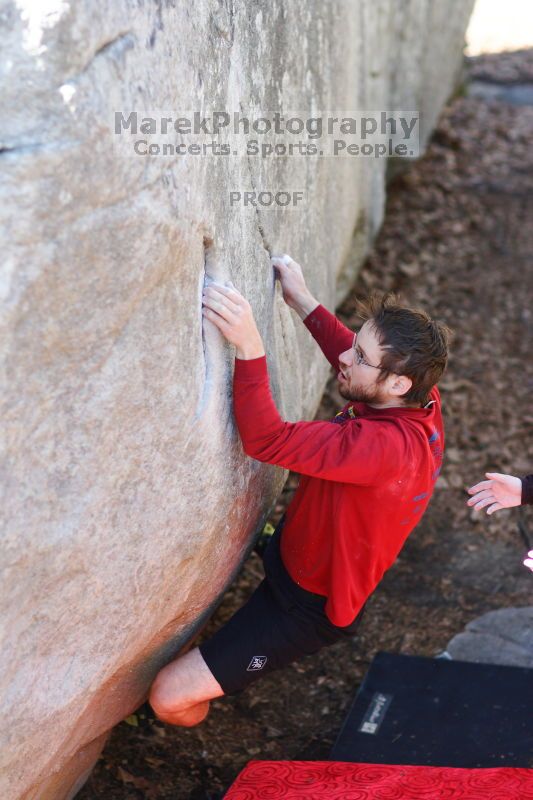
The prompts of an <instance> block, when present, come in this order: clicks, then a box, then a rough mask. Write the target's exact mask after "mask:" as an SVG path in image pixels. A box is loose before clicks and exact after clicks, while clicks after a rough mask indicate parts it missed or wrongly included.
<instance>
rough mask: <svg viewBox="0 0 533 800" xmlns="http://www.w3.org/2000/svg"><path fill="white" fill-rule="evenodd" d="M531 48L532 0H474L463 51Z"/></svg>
mask: <svg viewBox="0 0 533 800" xmlns="http://www.w3.org/2000/svg"><path fill="white" fill-rule="evenodd" d="M525 47H533V0H476V4H475V6H474V11H473V13H472V16H471V18H470V24H469V26H468V30H467V32H466V51H465V52H466V54H467V55H468V56H475V55H478V54H479V53H499V52H501V51H502V50H521V49H522V48H525Z"/></svg>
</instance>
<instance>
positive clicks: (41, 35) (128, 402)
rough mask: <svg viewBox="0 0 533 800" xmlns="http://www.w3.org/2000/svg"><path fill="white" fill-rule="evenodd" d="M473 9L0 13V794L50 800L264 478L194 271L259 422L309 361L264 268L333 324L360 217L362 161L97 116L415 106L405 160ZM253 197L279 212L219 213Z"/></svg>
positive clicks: (269, 493)
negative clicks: (159, 151) (234, 319)
mask: <svg viewBox="0 0 533 800" xmlns="http://www.w3.org/2000/svg"><path fill="white" fill-rule="evenodd" d="M472 5H473V0H443V2H439V3H435V2H433V0H405V2H403V3H398V2H396V0H364V1H363V0H360V2H354V3H351V4H347V3H345V2H341V0H330V2H328V3H326V4H324V3H321V2H318V0H312V2H308V3H292V2H284V1H283V2H281V1H280V0H275V2H273V3H266V2H246V3H244V2H243V3H240V4H239V3H235V2H233V0H200V2H198V3H195V4H194V5H193V4H191V3H189V2H182V3H179V4H175V3H173V2H166V3H162V2H158V3H154V2H148V1H147V0H140V1H139V0H136V1H135V2H133V0H116V2H113V3H111V4H110V3H104V2H102V0H82V2H77V3H73V2H68V0H67V1H66V2H56V0H47V2H43V3H40V4H30V3H22V2H15V0H12V1H10V0H5V2H3V3H2V13H1V15H0V26H1V36H2V54H1V57H0V58H1V61H0V68H1V73H2V77H3V81H2V91H1V94H0V105H1V114H0V120H1V123H0V159H1V165H2V177H1V183H0V199H1V203H0V215H1V220H0V236H1V246H2V255H3V259H2V264H1V267H0V294H1V303H2V305H1V316H0V341H1V346H2V362H1V363H2V395H1V413H2V429H3V437H2V461H1V473H2V475H1V478H2V480H1V485H2V498H1V499H2V506H1V507H2V516H3V522H4V525H3V535H2V555H1V586H2V590H1V603H2V611H1V613H2V624H3V640H2V647H1V650H0V662H1V666H0V696H1V697H2V711H3V714H4V720H5V721H6V724H4V725H2V733H1V734H0V739H1V740H2V741H1V745H0V754H1V755H0V772H1V775H2V777H1V796H2V798H3V800H15V798H16V799H17V800H19V798H25V799H26V800H30V799H31V800H37V798H38V799H39V800H52V799H53V800H63V799H64V798H70V797H72V796H73V795H74V794H75V793H76V791H77V790H78V789H79V788H80V786H81V785H82V784H83V782H84V780H85V779H86V778H87V775H88V774H89V772H90V769H91V768H92V765H93V764H94V762H95V760H96V758H97V757H98V754H99V752H100V750H101V748H102V746H103V744H104V742H105V739H106V736H107V734H108V732H109V730H110V729H111V728H112V726H113V725H115V724H116V723H117V722H118V721H119V720H121V719H122V718H123V717H124V716H126V715H127V714H129V713H131V711H132V710H133V709H135V708H136V707H137V706H138V705H140V703H141V702H142V701H143V700H144V698H145V697H146V693H147V690H148V687H149V685H150V683H151V681H152V680H153V678H154V676H155V674H156V672H157V671H158V669H159V668H160V667H161V666H163V664H165V663H166V662H167V661H168V660H169V659H170V658H171V657H172V656H174V655H175V654H176V653H177V652H178V650H179V649H180V648H181V647H183V645H184V644H185V643H186V642H187V641H188V640H189V639H190V637H191V635H192V634H193V633H194V632H195V631H197V630H198V629H199V628H200V627H201V625H202V624H203V622H204V621H205V619H206V618H207V616H208V615H209V613H210V611H211V610H212V609H213V607H214V605H215V604H216V602H217V600H218V599H219V598H220V596H221V593H222V592H223V590H224V588H225V587H226V586H227V585H228V583H229V582H230V581H231V580H232V577H233V575H234V574H235V572H236V570H237V569H238V568H239V564H240V563H241V561H242V558H243V555H244V554H245V553H246V551H247V549H248V548H249V546H250V545H251V541H252V538H253V534H254V533H256V532H257V531H258V530H259V529H260V527H261V526H262V523H263V521H264V519H265V517H266V515H267V514H268V511H269V509H270V507H271V505H272V503H273V501H274V499H275V497H276V495H277V494H278V493H279V491H280V490H281V487H282V485H283V482H284V479H285V478H286V473H285V472H284V471H283V470H281V469H278V468H276V467H273V466H269V465H264V464H260V463H258V462H255V461H253V460H252V459H250V458H247V457H246V456H245V455H244V454H243V451H242V447H241V444H240V440H239V436H238V433H237V431H236V428H235V424H234V421H233V417H232V405H231V378H232V364H233V351H232V349H231V348H230V347H229V346H228V345H227V344H225V342H224V341H223V340H222V337H221V336H220V335H219V333H218V331H217V330H215V329H214V328H213V327H212V326H211V325H210V324H208V323H205V324H204V325H202V317H201V310H200V309H201V305H200V297H201V289H202V285H203V282H204V277H205V275H208V276H209V277H211V278H213V279H215V280H222V281H225V280H229V279H231V280H232V281H233V283H234V284H235V285H236V286H237V288H239V289H240V291H242V292H243V294H244V295H245V296H246V297H247V298H248V299H249V300H250V302H251V304H252V306H253V309H254V313H255V316H256V319H257V321H258V325H259V328H260V330H261V332H262V335H263V339H264V342H265V347H266V351H267V358H268V363H269V371H270V376H271V385H272V389H273V393H274V396H275V399H276V402H277V404H278V408H279V410H280V413H281V414H282V415H283V416H284V418H286V419H289V420H296V419H300V418H305V417H307V418H311V417H312V415H313V414H314V412H315V410H316V407H317V404H318V402H319V399H320V395H321V391H322V389H323V386H324V383H325V380H326V378H327V375H328V369H329V366H328V364H327V362H326V360H325V359H324V358H323V357H322V355H321V354H320V352H319V351H318V349H317V347H316V346H315V344H314V341H313V340H312V338H311V337H310V335H309V333H308V332H307V331H306V330H305V328H304V326H303V325H302V324H301V322H300V320H299V319H298V318H297V317H296V316H295V315H294V314H293V312H291V311H290V310H289V309H288V308H287V307H286V306H285V305H284V303H283V300H282V298H281V292H280V287H279V286H277V285H275V284H274V281H273V275H272V271H271V267H270V261H269V255H270V253H271V252H272V251H274V252H278V253H279V252H288V253H290V254H291V255H292V256H293V257H294V258H296V259H297V260H298V261H299V262H300V263H301V264H302V265H303V267H304V269H305V272H306V275H307V276H308V283H309V286H310V288H311V290H312V291H313V292H314V294H315V296H316V297H317V298H318V299H319V300H320V301H321V302H322V303H324V304H325V305H326V306H328V307H329V308H331V309H332V308H334V307H335V305H336V302H337V301H338V300H340V299H341V298H342V297H343V296H344V294H345V292H346V290H347V288H348V287H349V285H350V284H351V283H352V282H353V279H354V277H355V274H356V271H357V268H358V266H359V264H360V261H361V259H362V256H363V255H364V253H365V251H366V250H367V248H368V246H369V243H370V242H371V240H372V238H373V236H374V234H375V232H376V231H377V229H378V227H379V225H380V223H381V221H382V216H383V208H384V198H385V168H386V163H387V162H386V160H385V159H371V158H347V157H343V158H315V159H311V158H303V157H297V156H293V157H288V158H283V159H280V158H278V159H273V158H266V157H265V158H257V157H254V156H251V155H244V156H243V155H240V156H237V157H230V158H222V157H216V156H215V155H213V154H209V153H208V154H207V155H205V156H203V155H200V156H198V155H190V156H188V157H187V158H184V157H183V156H180V157H176V158H164V157H158V156H155V155H154V156H151V157H146V156H141V155H134V154H133V153H132V151H131V146H130V148H129V151H128V146H127V143H128V137H131V136H132V134H131V133H130V132H129V130H128V131H123V133H122V134H121V135H120V136H118V135H117V134H113V128H112V120H113V119H114V113H115V112H116V111H121V112H123V113H124V114H125V115H127V114H129V113H130V112H131V111H134V110H136V111H137V112H138V114H139V117H140V118H142V117H145V116H148V117H152V118H153V117H156V116H158V117H161V116H164V115H165V114H167V115H168V116H172V117H174V118H175V117H177V116H187V115H188V114H192V113H193V112H194V111H198V112H201V113H205V112H206V111H207V110H208V109H211V110H228V111H231V112H233V111H240V112H241V113H242V114H244V115H249V116H250V117H252V118H253V117H258V116H268V115H272V114H273V113H274V112H275V111H277V110H281V112H282V113H285V114H290V115H296V114H299V113H300V114H305V115H306V116H313V115H317V114H319V113H333V114H337V115H342V114H345V113H347V112H348V113H349V112H350V111H351V110H356V109H399V108H402V109H416V110H419V111H420V113H421V120H422V123H421V138H422V143H424V142H425V140H426V139H427V136H428V135H429V133H430V131H431V129H432V127H433V125H434V123H435V120H436V118H437V115H438V113H439V110H440V108H441V106H442V104H443V102H444V100H445V99H446V97H447V96H448V95H449V94H450V92H451V90H452V88H453V86H454V82H455V80H456V77H457V74H458V70H459V68H460V63H461V53H462V45H463V35H464V30H465V28H466V25H467V22H468V18H469V14H470V11H471V7H472ZM211 138H212V137H211ZM185 140H186V137H184V136H181V135H174V137H173V141H174V142H175V143H176V142H177V143H179V142H182V141H185ZM124 143H126V144H124ZM130 145H131V141H130ZM279 190H287V191H289V192H293V191H296V190H302V191H303V194H304V202H303V204H301V205H300V206H298V207H297V208H286V209H285V208H278V209H273V208H262V207H257V208H254V207H253V206H251V207H250V206H248V207H245V206H244V205H242V204H237V205H232V204H231V202H230V192H231V191H241V192H244V191H266V192H268V191H271V192H278V191H279ZM7 721H8V722H7Z"/></svg>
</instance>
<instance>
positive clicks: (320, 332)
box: [271, 255, 354, 370]
mask: <svg viewBox="0 0 533 800" xmlns="http://www.w3.org/2000/svg"><path fill="white" fill-rule="evenodd" d="M271 262H272V266H273V267H274V272H275V274H276V277H277V278H279V281H280V283H281V288H282V291H283V299H284V300H285V302H286V303H287V305H288V306H289V307H290V308H292V309H294V311H296V313H297V314H298V316H299V317H300V319H302V320H303V323H304V325H305V326H306V328H307V329H308V330H309V331H310V332H311V334H312V336H313V338H314V339H315V340H316V342H317V343H318V345H319V346H320V348H321V350H322V352H323V353H324V355H325V356H326V358H327V360H328V361H329V363H330V364H331V366H332V367H334V368H335V369H336V370H338V369H339V361H338V357H339V354H340V353H343V352H344V351H345V350H348V348H349V347H351V346H352V342H353V338H354V334H353V331H351V330H350V329H349V328H347V327H346V325H343V324H342V322H340V321H339V320H338V319H337V317H336V316H335V315H334V314H332V313H331V312H330V311H328V310H327V308H325V306H323V305H321V304H320V303H319V302H318V300H316V298H314V297H313V295H312V294H311V292H310V291H309V289H308V288H307V286H306V283H305V278H304V276H303V272H302V268H301V266H300V265H299V264H298V263H297V262H296V261H294V259H292V258H291V257H290V256H288V255H283V256H273V257H272V258H271Z"/></svg>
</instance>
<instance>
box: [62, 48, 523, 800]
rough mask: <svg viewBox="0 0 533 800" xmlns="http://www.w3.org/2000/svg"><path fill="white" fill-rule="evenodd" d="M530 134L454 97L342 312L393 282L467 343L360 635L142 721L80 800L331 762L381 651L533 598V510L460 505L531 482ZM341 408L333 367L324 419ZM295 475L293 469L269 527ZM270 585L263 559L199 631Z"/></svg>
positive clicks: (129, 729)
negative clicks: (179, 720) (184, 709)
mask: <svg viewBox="0 0 533 800" xmlns="http://www.w3.org/2000/svg"><path fill="white" fill-rule="evenodd" d="M468 69H469V72H470V74H471V75H473V76H474V77H475V78H476V79H477V80H487V79H490V80H492V81H497V82H500V83H504V84H505V83H506V82H508V83H513V82H528V81H532V80H533V51H523V52H522V53H517V54H512V55H510V54H502V55H498V56H484V57H479V58H476V59H472V60H471V61H470V62H469V64H468ZM532 130H533V107H531V106H514V105H510V104H508V103H506V102H504V101H501V100H500V101H498V102H489V101H487V100H486V99H480V98H478V97H476V98H474V97H469V96H467V95H465V94H464V93H461V94H458V95H457V96H456V97H455V98H454V99H453V100H452V101H450V103H449V104H448V106H447V107H446V109H445V110H444V112H443V114H442V117H441V120H440V123H439V126H438V129H437V130H436V132H435V134H434V136H433V139H432V143H431V145H430V147H429V149H428V151H427V154H426V155H425V156H424V158H422V159H421V160H420V161H419V162H417V163H416V164H415V165H414V166H413V167H412V168H411V169H410V170H409V171H407V172H405V173H403V174H402V175H401V176H399V177H397V178H396V179H395V180H394V182H393V183H392V184H391V186H390V190H389V196H388V203H387V211H386V219H385V223H384V225H383V228H382V230H381V232H380V234H379V236H378V238H377V241H376V244H375V247H374V249H373V251H372V252H371V254H370V255H369V257H368V259H367V261H366V263H365V265H364V268H363V269H362V271H361V273H360V275H359V278H358V281H357V283H356V285H355V286H354V288H353V291H352V293H351V294H350V296H349V297H348V298H347V299H346V300H345V302H344V303H343V305H342V306H341V307H340V308H339V309H337V313H338V316H339V317H340V318H341V319H342V320H343V322H345V323H346V324H347V325H348V326H350V327H355V326H356V325H357V324H358V320H357V318H356V317H355V316H354V311H353V309H354V298H355V296H356V295H365V294H366V293H367V292H368V291H369V290H370V289H372V288H374V287H376V288H386V289H393V290H395V291H398V292H400V293H401V295H402V297H403V298H404V299H405V300H406V301H407V302H409V303H410V304H413V305H419V306H421V307H423V308H424V309H426V310H428V311H429V312H430V313H431V314H433V315H434V316H435V317H436V318H438V319H441V320H443V321H444V322H446V323H447V324H448V325H449V326H450V327H451V328H452V329H453V331H454V333H455V337H454V342H453V350H452V357H451V361H450V365H449V369H448V372H447V374H446V376H445V378H444V380H443V381H442V382H441V384H440V385H441V391H442V397H443V412H444V416H445V425H446V434H447V450H446V454H445V459H444V467H443V472H442V475H441V477H440V478H439V481H438V483H437V488H436V491H435V494H434V496H433V499H432V501H431V503H430V506H429V509H428V511H427V513H426V515H425V517H424V518H423V520H422V522H421V524H420V525H419V526H418V528H417V529H416V530H415V531H414V532H413V533H412V534H411V536H410V538H409V540H408V542H407V544H406V545H405V547H404V549H403V551H402V552H401V555H400V557H399V559H398V561H397V562H396V564H395V565H394V566H393V567H392V568H391V569H390V570H389V572H388V573H387V574H386V576H385V578H384V579H383V581H382V583H381V584H380V586H379V587H378V589H377V590H376V592H375V593H374V595H373V596H372V598H371V600H370V601H369V604H368V606H367V612H366V616H365V618H364V619H363V622H362V625H361V627H360V633H359V635H358V636H357V637H355V638H354V639H353V640H349V641H346V642H339V643H337V644H336V645H334V646H333V647H330V648H328V649H326V650H323V651H322V652H321V653H319V654H318V655H315V656H310V657H307V658H306V659H304V660H303V661H302V662H300V663H298V664H294V665H292V666H290V667H288V668H287V669H286V670H285V671H283V672H278V673H274V674H272V675H270V676H266V677H265V678H264V679H263V680H261V681H258V683H257V684H255V685H254V686H253V687H251V688H250V689H249V690H247V691H246V692H244V693H243V694H242V695H240V696H237V697H233V698H221V699H219V700H216V701H214V702H213V703H212V708H211V712H210V715H209V717H208V719H207V720H206V721H205V722H204V723H203V724H201V725H200V726H198V727H196V728H191V729H178V728H173V727H172V726H167V725H164V724H163V723H160V722H159V721H155V720H154V719H153V718H150V717H145V716H142V715H141V713H138V714H137V717H136V718H134V719H130V720H129V722H123V723H121V724H120V725H118V726H117V727H116V728H115V729H114V731H113V733H112V735H111V737H110V739H109V742H108V744H107V746H106V748H105V751H104V753H103V754H102V756H101V758H100V760H99V762H98V764H97V766H96V768H95V770H94V771H93V773H92V775H91V777H90V779H89V781H88V782H87V784H86V785H85V787H84V788H83V789H82V791H81V792H80V793H79V795H78V797H79V800H93V798H105V800H140V799H141V798H147V799H148V800H152V799H154V800H155V799H156V798H160V799H161V800H170V799H171V798H172V800H181V799H182V798H191V800H207V798H215V797H220V796H222V795H221V792H222V791H223V790H225V789H227V788H228V787H229V785H230V784H231V782H232V781H233V779H234V778H235V776H236V775H237V773H238V772H239V771H240V770H241V769H242V768H243V767H244V765H245V764H246V763H247V762H248V760H250V759H252V758H254V759H266V760H269V759H296V758H297V759H325V758H327V757H328V754H329V751H330V748H331V746H332V744H333V742H334V740H335V738H336V735H337V733H338V731H339V728H340V725H341V722H342V720H343V717H344V714H345V712H346V710H347V706H348V705H349V703H350V702H351V699H352V697H353V695H354V693H355V691H356V689H357V687H358V685H359V683H360V681H361V679H362V677H363V676H364V674H365V672H366V671H367V669H368V666H369V664H370V662H371V660H372V658H373V657H374V655H375V654H376V652H378V651H380V650H385V651H389V652H396V653H408V654H413V655H422V656H429V657H432V656H435V655H436V654H438V653H439V652H441V651H442V650H444V649H445V648H446V644H447V642H448V641H449V639H450V638H451V637H452V636H453V635H454V634H456V633H458V632H459V631H461V630H462V629H463V628H464V626H465V625H466V623H467V622H469V621H470V620H472V619H473V618H475V617H477V616H479V615H480V614H483V613H485V612H487V611H490V610H492V609H498V608H503V607H507V606H524V605H529V604H531V602H532V588H533V575H531V573H530V572H529V571H528V570H527V569H526V568H525V567H523V566H522V563H521V562H522V558H523V556H524V554H525V551H526V549H527V544H528V541H529V546H533V541H532V531H533V524H532V520H533V515H532V513H531V510H530V509H526V510H524V509H521V510H517V509H513V510H508V511H502V512H499V513H498V514H495V515H494V516H492V517H487V516H486V515H485V513H484V512H473V511H471V510H470V509H468V508H467V507H466V505H465V500H466V494H465V487H467V486H470V485H471V484H473V483H475V482H477V481H478V480H481V479H482V478H483V474H484V472H485V471H486V470H496V471H501V472H511V473H513V474H518V475H520V474H524V473H525V472H527V471H531V467H532V465H533V452H532V449H531V442H532V438H531V427H532V423H533V414H532V409H531V398H532V389H533V375H532V371H531V351H532V344H533V336H532V314H533V285H532V281H533V269H532V253H533V247H532V238H533V219H532V214H531V209H532V203H531V199H532V186H533V181H532V178H533V175H532V166H533V148H532V147H531V138H530V137H531V131H532ZM528 136H529V138H528ZM304 266H305V265H304ZM343 404H344V400H343V399H342V398H341V397H340V396H339V395H338V393H337V390H336V379H335V378H334V377H333V371H332V378H331V380H330V382H329V384H328V386H327V389H326V392H325V395H324V397H323V401H322V405H321V407H320V410H319V413H318V415H317V418H319V419H329V418H331V417H332V416H333V415H334V413H335V412H336V411H337V410H338V409H339V408H341V407H342V405H343ZM528 448H529V449H528ZM297 480H298V477H297V476H296V475H294V474H291V475H290V477H289V480H288V482H287V484H286V486H285V489H284V491H283V494H282V496H281V497H280V500H279V503H278V505H277V506H276V508H275V513H274V514H273V516H272V519H271V522H272V523H273V524H275V523H276V522H277V521H278V519H279V518H280V516H281V514H282V513H283V511H284V509H285V507H286V506H287V504H288V503H289V501H290V499H291V497H292V494H293V491H294V488H295V486H296V485H297ZM261 578H262V566H261V560H260V559H259V558H258V556H256V555H255V554H252V555H251V556H250V558H249V559H248V560H247V562H246V563H245V564H244V565H243V568H242V571H241V573H240V576H239V578H238V580H237V581H236V583H235V584H234V585H233V587H232V588H231V590H230V591H228V593H227V594H226V595H225V598H224V600H223V603H222V605H221V606H220V608H219V609H218V611H217V613H216V614H215V616H214V617H213V618H212V620H211V622H210V623H209V626H208V628H207V629H206V630H205V632H204V634H203V636H208V635H210V633H212V632H214V631H215V630H216V629H217V628H218V627H219V626H220V625H221V624H222V623H223V622H224V621H225V620H226V619H228V618H229V617H230V616H231V615H232V613H233V612H234V611H235V610H236V609H237V608H238V607H239V606H240V605H241V604H242V603H244V602H245V600H246V599H247V598H248V596H249V595H250V594H251V592H252V591H253V589H254V588H255V587H256V586H257V584H258V583H259V581H260V580H261ZM132 723H136V724H132Z"/></svg>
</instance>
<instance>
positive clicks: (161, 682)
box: [148, 647, 224, 725]
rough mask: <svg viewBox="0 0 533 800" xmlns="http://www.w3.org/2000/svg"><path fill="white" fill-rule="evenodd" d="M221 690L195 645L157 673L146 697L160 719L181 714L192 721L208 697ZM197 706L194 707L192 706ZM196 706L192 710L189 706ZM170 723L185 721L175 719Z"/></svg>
mask: <svg viewBox="0 0 533 800" xmlns="http://www.w3.org/2000/svg"><path fill="white" fill-rule="evenodd" d="M223 694H224V692H223V690H222V688H221V686H220V684H219V683H218V682H217V681H216V680H215V678H214V676H213V674H212V673H211V671H210V670H209V667H208V666H207V664H206V663H205V661H204V659H203V657H202V655H201V653H200V651H199V650H198V648H197V647H195V648H194V650H190V651H189V652H188V653H185V655H183V656H179V657H178V658H176V659H175V660H174V661H171V662H170V664H167V665H166V667H163V669H162V670H160V672H159V673H158V674H157V676H156V678H155V680H154V682H153V684H152V686H151V688H150V694H149V697H148V702H149V703H150V705H151V706H152V708H153V710H154V712H155V714H156V715H157V716H158V717H159V718H160V719H163V720H167V719H168V721H171V719H170V718H172V717H173V718H175V719H178V718H183V719H187V720H189V719H190V720H196V718H197V717H198V720H197V722H196V721H192V722H191V723H190V724H192V725H196V724H197V723H198V722H201V721H202V719H205V717H206V716H207V714H208V712H209V702H206V701H209V700H211V699H213V698H214V697H220V696H222V695H223ZM197 706H198V708H196V707H197ZM194 708H196V711H194V712H193V711H192V710H191V709H194ZM174 724H178V725H179V724H187V723H181V722H175V723H174Z"/></svg>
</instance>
